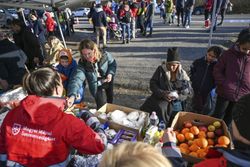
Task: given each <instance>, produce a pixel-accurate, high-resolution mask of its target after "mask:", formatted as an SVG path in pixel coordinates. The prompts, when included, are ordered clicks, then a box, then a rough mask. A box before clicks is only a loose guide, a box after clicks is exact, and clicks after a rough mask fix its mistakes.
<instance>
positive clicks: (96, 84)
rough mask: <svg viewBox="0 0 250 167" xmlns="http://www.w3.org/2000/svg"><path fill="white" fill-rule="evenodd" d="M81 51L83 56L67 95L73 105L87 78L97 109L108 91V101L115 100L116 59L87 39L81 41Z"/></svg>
mask: <svg viewBox="0 0 250 167" xmlns="http://www.w3.org/2000/svg"><path fill="white" fill-rule="evenodd" d="M79 51H80V54H81V58H80V60H79V62H78V66H77V69H76V70H75V71H74V73H73V74H72V76H71V78H70V80H69V85H68V90H67V96H68V97H69V99H68V107H70V106H72V104H73V103H74V101H75V99H76V95H77V91H78V89H79V88H80V87H81V85H82V84H83V82H84V81H85V80H87V82H88V86H89V90H90V93H91V95H92V96H93V97H94V98H95V102H96V105H97V109H99V108H100V107H101V106H103V105H104V104H105V103H106V102H105V100H104V99H105V98H104V96H103V90H105V92H106V97H107V98H106V99H107V102H108V103H112V102H113V95H114V93H113V83H114V76H115V73H116V61H115V59H114V58H113V57H112V55H111V54H110V53H108V52H106V51H105V52H100V51H99V49H98V46H97V44H96V43H95V42H93V41H92V40H90V39H85V40H83V41H81V42H80V45H79Z"/></svg>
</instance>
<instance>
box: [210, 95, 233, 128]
mask: <svg viewBox="0 0 250 167" xmlns="http://www.w3.org/2000/svg"><path fill="white" fill-rule="evenodd" d="M234 105H235V102H232V101H229V100H227V99H225V98H223V97H221V96H219V95H218V96H217V99H216V105H215V110H214V114H213V115H212V116H213V117H215V118H219V119H223V120H224V121H225V123H226V124H227V126H229V125H230V124H231V122H232V119H233V118H232V110H233V107H234Z"/></svg>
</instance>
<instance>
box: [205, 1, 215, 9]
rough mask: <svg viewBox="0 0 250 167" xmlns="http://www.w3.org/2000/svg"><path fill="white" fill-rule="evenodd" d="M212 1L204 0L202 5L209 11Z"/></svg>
mask: <svg viewBox="0 0 250 167" xmlns="http://www.w3.org/2000/svg"><path fill="white" fill-rule="evenodd" d="M213 3H214V1H213V0H206V2H205V3H204V7H205V9H206V10H208V11H211V9H212V6H213Z"/></svg>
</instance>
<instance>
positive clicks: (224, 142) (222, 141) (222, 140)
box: [218, 136, 230, 146]
mask: <svg viewBox="0 0 250 167" xmlns="http://www.w3.org/2000/svg"><path fill="white" fill-rule="evenodd" d="M229 143H230V139H229V138H228V137H227V136H220V137H219V138H218V144H219V145H226V146H227V145H229Z"/></svg>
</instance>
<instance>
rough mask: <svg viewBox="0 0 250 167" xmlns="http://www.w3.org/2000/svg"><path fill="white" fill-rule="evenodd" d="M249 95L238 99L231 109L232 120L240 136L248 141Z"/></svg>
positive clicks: (249, 137) (249, 129)
mask: <svg viewBox="0 0 250 167" xmlns="http://www.w3.org/2000/svg"><path fill="white" fill-rule="evenodd" d="M249 108H250V94H248V95H246V96H243V97H242V98H240V100H239V101H238V102H236V104H235V106H234V108H233V120H234V122H235V124H236V127H237V128H238V130H239V132H240V134H241V136H243V137H244V138H246V139H247V140H250V128H249V120H250V110H249Z"/></svg>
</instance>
